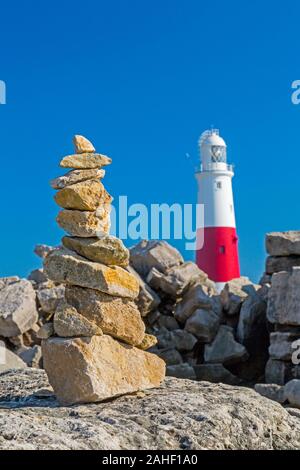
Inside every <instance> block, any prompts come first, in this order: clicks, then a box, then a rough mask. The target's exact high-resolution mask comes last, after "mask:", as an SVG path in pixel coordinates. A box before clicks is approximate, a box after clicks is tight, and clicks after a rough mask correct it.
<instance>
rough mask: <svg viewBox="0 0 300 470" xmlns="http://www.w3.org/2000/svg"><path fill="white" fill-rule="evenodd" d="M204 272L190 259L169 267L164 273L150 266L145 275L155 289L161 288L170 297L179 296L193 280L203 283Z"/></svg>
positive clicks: (205, 275) (205, 276) (204, 278)
mask: <svg viewBox="0 0 300 470" xmlns="http://www.w3.org/2000/svg"><path fill="white" fill-rule="evenodd" d="M206 279H207V274H205V273H204V272H203V271H201V269H199V268H198V266H197V265H196V264H195V263H192V262H190V261H188V262H186V263H183V264H181V265H179V266H173V267H171V268H169V269H168V270H167V271H166V273H162V272H160V271H158V270H157V269H156V268H152V269H151V270H150V272H149V274H148V276H147V279H146V281H147V283H148V284H149V285H150V286H151V287H152V288H153V289H155V290H161V291H163V292H164V293H166V294H168V295H170V296H171V297H175V298H176V297H179V296H180V295H182V293H183V292H184V291H185V290H186V289H187V288H188V286H189V285H190V284H192V283H193V282H196V281H197V282H199V283H203V282H205V281H206Z"/></svg>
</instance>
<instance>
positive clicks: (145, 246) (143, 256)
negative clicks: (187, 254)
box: [130, 240, 183, 278]
mask: <svg viewBox="0 0 300 470" xmlns="http://www.w3.org/2000/svg"><path fill="white" fill-rule="evenodd" d="M182 263H183V258H182V256H181V254H180V253H179V251H178V250H176V248H174V247H172V246H171V245H169V244H168V243H167V242H166V241H164V240H142V241H141V242H140V243H138V244H137V245H135V246H133V247H132V248H131V249H130V264H131V265H132V266H133V268H134V269H135V270H136V271H137V272H138V273H139V274H140V275H141V276H142V277H143V278H146V277H147V275H148V273H149V272H150V270H151V269H152V268H156V269H158V271H161V272H163V273H165V272H166V271H167V270H168V269H169V268H172V267H173V266H179V265H180V264H182Z"/></svg>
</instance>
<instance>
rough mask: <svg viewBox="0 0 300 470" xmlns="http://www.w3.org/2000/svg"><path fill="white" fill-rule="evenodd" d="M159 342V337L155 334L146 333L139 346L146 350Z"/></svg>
mask: <svg viewBox="0 0 300 470" xmlns="http://www.w3.org/2000/svg"><path fill="white" fill-rule="evenodd" d="M156 344H157V338H156V336H154V335H148V334H145V336H144V339H143V341H142V342H141V343H140V344H138V346H137V347H138V348H139V349H142V350H143V351H146V350H147V349H150V348H152V347H153V346H155V345H156Z"/></svg>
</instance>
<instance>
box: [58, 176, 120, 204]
mask: <svg viewBox="0 0 300 470" xmlns="http://www.w3.org/2000/svg"><path fill="white" fill-rule="evenodd" d="M54 199H55V201H56V203H57V204H58V205H59V206H60V207H62V208H64V209H71V210H79V211H95V210H96V209H97V207H99V206H100V205H101V204H109V203H110V202H111V201H112V197H111V196H110V195H109V194H108V192H107V191H106V189H105V188H104V186H103V184H102V183H101V182H100V181H99V180H88V181H82V182H81V183H75V184H72V185H71V186H67V187H66V188H64V189H61V190H60V191H57V193H56V194H55V196H54Z"/></svg>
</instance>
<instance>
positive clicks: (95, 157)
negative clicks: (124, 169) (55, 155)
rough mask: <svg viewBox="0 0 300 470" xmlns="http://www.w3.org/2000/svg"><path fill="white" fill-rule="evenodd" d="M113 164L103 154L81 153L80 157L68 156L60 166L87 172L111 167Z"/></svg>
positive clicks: (76, 155)
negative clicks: (86, 170)
mask: <svg viewBox="0 0 300 470" xmlns="http://www.w3.org/2000/svg"><path fill="white" fill-rule="evenodd" d="M111 162H112V160H111V158H109V157H107V156H106V155H102V154H101V153H94V154H93V153H81V154H80V155H78V154H75V155H67V156H66V157H64V158H63V159H62V160H61V162H60V166H61V167H62V168H75V169H79V170H80V169H83V170H85V169H93V168H99V167H102V166H106V165H110V164H111Z"/></svg>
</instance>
